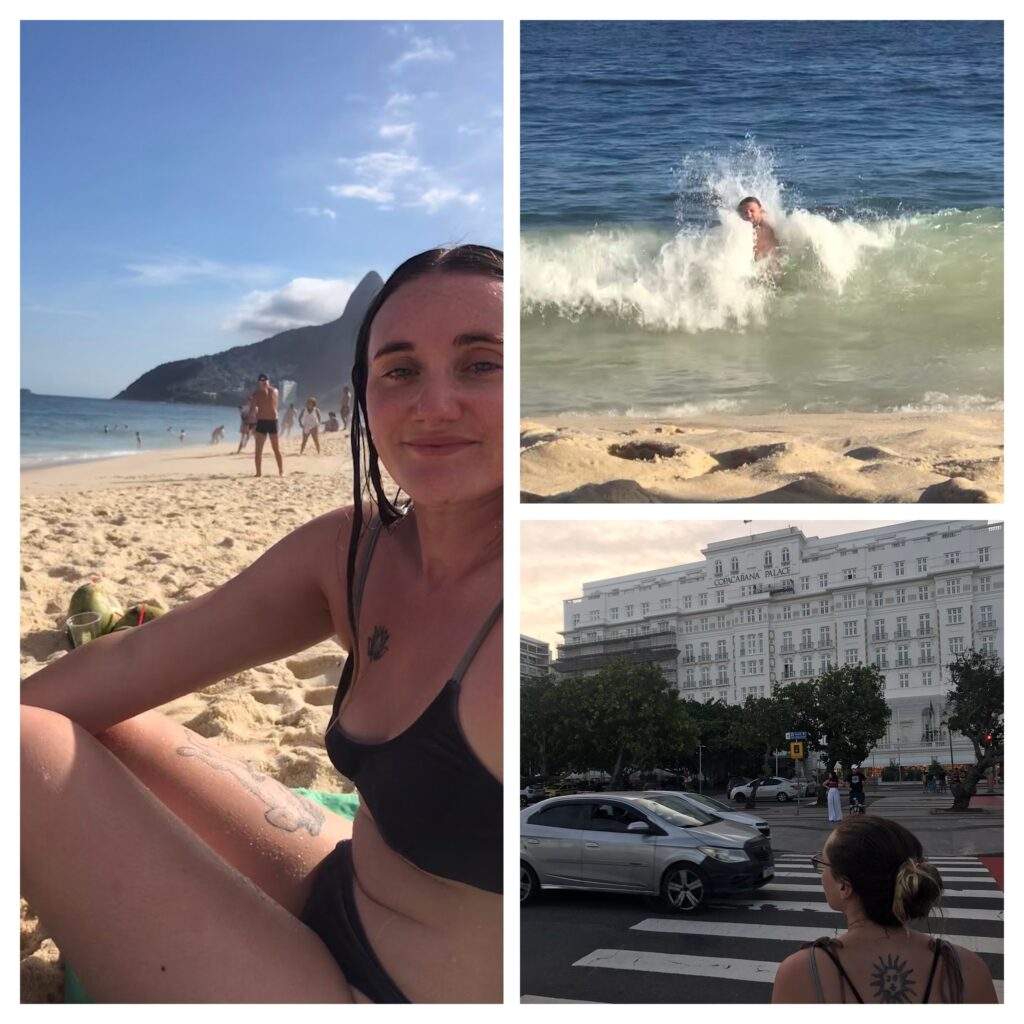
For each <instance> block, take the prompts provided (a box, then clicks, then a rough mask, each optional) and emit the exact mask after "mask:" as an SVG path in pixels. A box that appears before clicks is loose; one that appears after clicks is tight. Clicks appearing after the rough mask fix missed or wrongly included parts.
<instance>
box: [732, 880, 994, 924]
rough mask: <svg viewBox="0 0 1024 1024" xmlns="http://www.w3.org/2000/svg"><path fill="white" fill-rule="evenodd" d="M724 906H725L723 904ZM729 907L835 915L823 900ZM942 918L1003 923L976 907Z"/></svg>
mask: <svg viewBox="0 0 1024 1024" xmlns="http://www.w3.org/2000/svg"><path fill="white" fill-rule="evenodd" d="M770 891H771V889H770V887H766V888H765V889H759V890H758V895H759V896H763V895H765V893H766V892H770ZM723 905H724V904H723ZM728 906H729V907H730V908H732V909H735V910H779V911H789V910H816V911H818V912H819V913H826V914H834V913H836V911H834V910H833V909H832V908H831V907H830V906H829V905H828V904H827V903H825V902H824V901H822V900H781V899H780V900H770V899H769V900H758V901H756V902H750V903H748V902H745V901H743V902H740V901H737V902H732V901H730V902H729V904H728ZM942 916H943V917H944V918H946V920H950V919H956V920H961V921H1002V920H1003V912H1002V910H994V909H993V910H980V909H976V908H974V907H947V906H943V908H942Z"/></svg>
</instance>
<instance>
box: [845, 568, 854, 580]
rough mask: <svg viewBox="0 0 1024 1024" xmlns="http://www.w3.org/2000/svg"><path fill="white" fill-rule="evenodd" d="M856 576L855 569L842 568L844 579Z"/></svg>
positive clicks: (852, 578)
mask: <svg viewBox="0 0 1024 1024" xmlns="http://www.w3.org/2000/svg"><path fill="white" fill-rule="evenodd" d="M856 578H857V570H856V569H844V570H843V579H844V580H855V579H856Z"/></svg>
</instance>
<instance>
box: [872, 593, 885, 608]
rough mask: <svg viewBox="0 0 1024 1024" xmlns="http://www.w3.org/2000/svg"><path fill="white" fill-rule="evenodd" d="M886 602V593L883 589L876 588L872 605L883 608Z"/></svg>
mask: <svg viewBox="0 0 1024 1024" xmlns="http://www.w3.org/2000/svg"><path fill="white" fill-rule="evenodd" d="M883 604H885V594H884V593H883V592H882V591H881V590H876V591H875V592H874V593H873V594H872V595H871V607H872V608H881V607H882V605H883Z"/></svg>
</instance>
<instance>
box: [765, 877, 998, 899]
mask: <svg viewBox="0 0 1024 1024" xmlns="http://www.w3.org/2000/svg"><path fill="white" fill-rule="evenodd" d="M819 891H820V889H817V888H815V887H814V886H812V885H795V884H793V883H792V882H778V883H776V882H775V880H774V879H772V881H771V883H770V884H769V885H766V886H764V888H762V889H759V890H758V895H759V896H761V895H764V894H765V893H766V892H802V893H804V894H805V895H810V894H811V893H814V892H819ZM946 895H947V896H956V897H960V898H962V899H964V898H970V899H986V900H1001V899H1002V898H1003V894H1002V892H1001V891H1000V890H999V889H950V888H949V886H947V887H946Z"/></svg>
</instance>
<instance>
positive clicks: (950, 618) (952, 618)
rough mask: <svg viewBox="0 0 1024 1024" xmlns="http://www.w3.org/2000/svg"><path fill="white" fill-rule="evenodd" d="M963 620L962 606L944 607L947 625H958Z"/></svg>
mask: <svg viewBox="0 0 1024 1024" xmlns="http://www.w3.org/2000/svg"><path fill="white" fill-rule="evenodd" d="M963 621H964V610H963V608H947V609H946V625H947V626H958V625H959V624H960V623H961V622H963Z"/></svg>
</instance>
